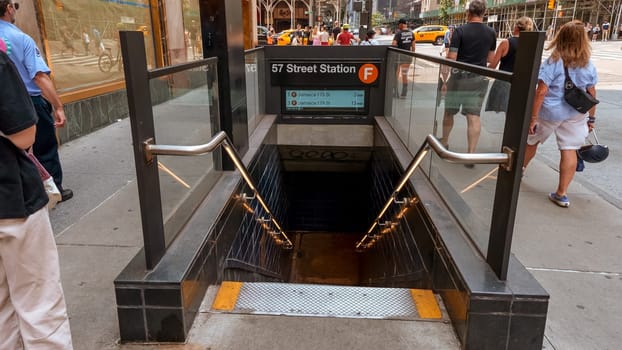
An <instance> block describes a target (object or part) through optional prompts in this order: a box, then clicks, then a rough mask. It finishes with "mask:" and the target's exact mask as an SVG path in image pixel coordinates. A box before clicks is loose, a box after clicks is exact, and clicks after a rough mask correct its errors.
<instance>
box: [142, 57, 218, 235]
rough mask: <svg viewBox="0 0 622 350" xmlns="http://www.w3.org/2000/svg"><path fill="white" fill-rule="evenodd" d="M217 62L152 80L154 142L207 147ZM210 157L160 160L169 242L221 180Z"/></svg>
mask: <svg viewBox="0 0 622 350" xmlns="http://www.w3.org/2000/svg"><path fill="white" fill-rule="evenodd" d="M216 74H217V72H216V61H213V62H212V61H210V63H209V64H207V65H205V66H200V67H196V68H192V69H190V70H187V71H183V72H179V73H174V74H170V75H166V76H163V77H159V78H154V79H151V80H150V89H151V98H152V104H153V119H154V125H155V136H156V143H157V144H160V145H199V144H204V143H207V142H208V141H209V140H210V139H211V138H212V136H213V135H214V134H215V133H216V132H217V131H219V130H220V128H219V127H218V124H217V123H218V114H219V113H218V96H217V94H218V82H217V75H216ZM213 157H214V156H213V154H212V153H208V154H205V155H202V156H188V157H184V156H162V155H160V156H158V157H157V158H158V169H159V174H160V190H161V196H162V212H163V217H164V225H165V232H166V236H167V240H170V239H171V238H172V237H171V233H172V232H178V230H179V228H180V227H181V225H183V223H184V222H185V221H186V219H187V217H188V216H189V215H190V214H191V213H192V212H193V211H194V209H195V208H196V206H197V205H198V203H199V202H200V200H201V199H202V198H203V197H204V196H205V194H206V193H207V192H208V191H209V189H210V188H211V187H212V186H213V184H214V182H215V181H216V179H217V178H218V177H219V172H218V171H216V170H215V169H214V159H213Z"/></svg>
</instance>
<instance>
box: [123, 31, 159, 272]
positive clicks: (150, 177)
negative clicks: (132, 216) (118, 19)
mask: <svg viewBox="0 0 622 350" xmlns="http://www.w3.org/2000/svg"><path fill="white" fill-rule="evenodd" d="M119 34H120V36H119V38H120V40H121V53H122V54H123V69H124V72H125V86H126V89H127V102H128V108H129V114H130V126H131V128H132V140H133V147H134V163H135V165H136V179H137V185H138V200H139V203H140V218H141V221H142V228H143V242H144V245H145V262H146V265H147V270H151V269H153V268H154V267H155V266H156V265H157V264H158V262H159V261H160V259H161V258H162V256H163V255H164V252H165V251H166V246H165V239H164V223H163V218H162V206H161V204H160V203H161V196H160V180H159V177H158V165H157V162H152V163H151V164H148V163H146V162H145V161H144V159H145V157H144V150H143V141H145V140H148V139H154V140H155V128H154V123H153V110H152V106H151V95H150V93H149V91H150V87H149V77H148V72H147V60H146V57H147V55H146V52H145V41H144V40H145V39H144V37H143V33H142V32H138V31H131V32H130V31H121V32H120V33H119Z"/></svg>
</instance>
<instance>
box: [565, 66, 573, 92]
mask: <svg viewBox="0 0 622 350" xmlns="http://www.w3.org/2000/svg"><path fill="white" fill-rule="evenodd" d="M564 75H565V76H566V81H565V82H564V88H565V89H566V90H570V89H572V88H574V86H575V85H574V81H572V79H570V74H568V67H566V65H565V64H564Z"/></svg>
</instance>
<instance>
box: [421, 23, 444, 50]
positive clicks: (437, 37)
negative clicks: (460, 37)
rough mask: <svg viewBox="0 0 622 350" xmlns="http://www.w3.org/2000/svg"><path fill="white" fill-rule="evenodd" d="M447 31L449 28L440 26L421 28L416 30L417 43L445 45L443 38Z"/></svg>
mask: <svg viewBox="0 0 622 350" xmlns="http://www.w3.org/2000/svg"><path fill="white" fill-rule="evenodd" d="M446 31H447V26H443V25H440V24H438V25H427V26H421V27H419V28H417V29H415V30H414V33H415V42H418V43H432V44H434V45H443V38H444V37H445V32H446Z"/></svg>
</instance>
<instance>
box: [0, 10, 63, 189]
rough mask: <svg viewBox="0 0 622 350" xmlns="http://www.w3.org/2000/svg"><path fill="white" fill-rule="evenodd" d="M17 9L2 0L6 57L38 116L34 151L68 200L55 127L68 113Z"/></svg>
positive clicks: (0, 17) (1, 25) (1, 32)
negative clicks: (19, 24) (17, 22)
mask: <svg viewBox="0 0 622 350" xmlns="http://www.w3.org/2000/svg"><path fill="white" fill-rule="evenodd" d="M18 8H19V4H17V3H13V0H0V38H2V39H3V40H4V41H5V42H6V44H7V45H9V46H10V47H11V49H10V50H8V51H7V55H8V56H9V58H10V59H11V61H13V63H14V64H15V67H16V68H17V71H18V72H19V74H20V77H21V78H22V81H23V82H24V85H26V90H27V91H28V94H29V95H30V98H31V100H32V102H33V104H34V106H35V110H36V111H37V116H38V117H39V121H38V124H37V136H36V138H35V144H34V145H33V147H32V151H33V153H34V155H35V156H37V159H38V160H39V161H40V162H41V164H42V165H43V166H44V167H45V169H46V170H47V172H48V173H50V175H52V177H53V178H54V183H55V184H56V187H58V189H59V190H60V192H61V196H62V200H61V201H66V200H68V199H70V198H72V197H73V191H71V190H70V189H68V188H63V169H62V166H61V163H60V158H59V155H58V141H57V139H56V128H61V127H63V126H65V122H66V117H65V110H64V108H63V103H62V101H61V100H60V97H59V96H58V93H57V92H56V88H55V87H54V82H53V81H52V78H50V73H51V70H50V68H49V67H48V65H47V63H46V62H45V60H44V59H43V57H42V55H41V51H39V48H38V47H37V45H36V43H35V41H34V40H33V39H32V38H31V37H30V36H28V35H27V34H26V33H24V32H23V31H22V30H21V29H19V28H18V27H17V26H15V24H14V23H15V20H16V18H17V13H18V12H17V9H18Z"/></svg>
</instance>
